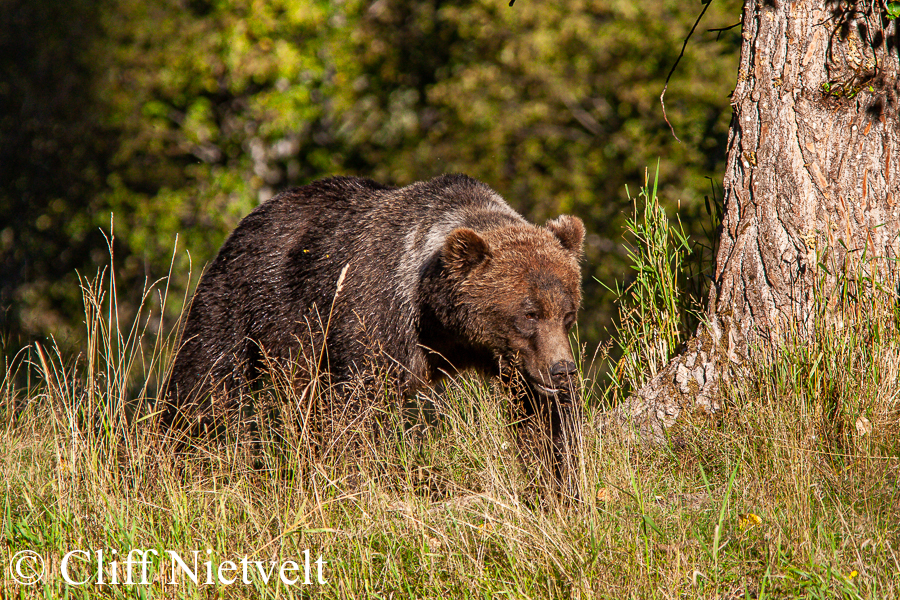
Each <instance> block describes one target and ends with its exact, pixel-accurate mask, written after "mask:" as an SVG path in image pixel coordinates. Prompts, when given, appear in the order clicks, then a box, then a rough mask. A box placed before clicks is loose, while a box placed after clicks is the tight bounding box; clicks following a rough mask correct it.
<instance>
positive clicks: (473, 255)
mask: <svg viewBox="0 0 900 600" xmlns="http://www.w3.org/2000/svg"><path fill="white" fill-rule="evenodd" d="M583 241H584V225H583V224H582V222H581V220H580V219H578V218H577V217H572V216H568V215H563V216H561V217H559V218H557V219H555V220H552V221H548V222H547V223H546V224H545V226H544V227H536V226H534V225H528V224H525V225H515V226H508V227H501V228H498V229H492V230H488V231H484V232H480V233H479V232H476V231H474V230H472V229H468V228H459V229H455V230H454V231H453V232H451V233H450V235H449V236H448V237H447V240H446V242H445V244H444V249H443V259H444V264H445V265H446V267H447V269H448V272H449V276H450V278H451V280H453V282H454V284H455V287H456V288H457V290H458V291H459V302H460V303H461V305H462V306H460V307H459V308H460V309H461V312H460V314H461V317H462V318H461V321H462V323H461V325H462V327H463V328H464V329H465V331H466V333H467V336H468V337H469V339H470V342H472V343H474V344H475V345H477V346H479V347H481V348H482V349H486V350H488V351H490V352H491V354H492V355H493V356H494V358H495V363H496V364H495V367H496V369H497V370H498V374H502V373H503V372H504V371H507V374H509V372H510V371H513V372H517V373H518V374H519V375H520V376H521V377H522V378H523V379H524V380H525V382H527V384H528V386H529V387H530V388H531V390H532V391H533V392H534V393H535V394H537V395H540V396H543V397H556V396H557V395H558V394H560V393H566V394H569V395H571V394H572V393H573V392H574V385H573V382H574V381H575V379H576V377H575V375H576V371H575V362H574V358H573V355H572V349H571V347H570V345H569V335H568V333H569V330H570V329H571V328H572V326H573V325H574V324H575V319H576V316H577V313H578V308H579V305H580V304H581V270H580V267H579V264H578V263H579V260H580V259H581V256H582V244H583Z"/></svg>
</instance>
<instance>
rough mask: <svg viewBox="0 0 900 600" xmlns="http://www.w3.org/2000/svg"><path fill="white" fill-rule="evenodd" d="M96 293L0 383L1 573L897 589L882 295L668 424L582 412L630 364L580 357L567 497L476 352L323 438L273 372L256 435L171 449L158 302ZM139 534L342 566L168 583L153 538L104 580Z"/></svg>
mask: <svg viewBox="0 0 900 600" xmlns="http://www.w3.org/2000/svg"><path fill="white" fill-rule="evenodd" d="M104 285H106V286H108V287H107V288H106V297H104V296H103V294H101V288H103V286H104ZM148 297H149V296H148ZM111 298H112V299H113V301H112V302H110V299H111ZM85 299H86V307H87V309H86V316H87V323H88V329H87V331H88V336H87V337H88V342H87V344H86V346H85V351H84V353H83V354H82V355H81V356H80V357H79V358H78V359H77V360H75V361H72V362H67V360H66V359H65V358H63V357H60V356H59V355H57V354H56V353H55V352H54V350H53V348H52V347H45V346H37V345H35V346H33V347H31V348H30V349H28V350H26V351H24V352H23V353H22V354H20V355H19V359H18V360H16V361H13V362H12V363H11V364H10V365H9V366H7V368H6V372H5V375H4V379H3V381H2V388H0V394H2V395H0V415H2V421H0V497H2V503H0V568H2V569H3V573H2V576H0V596H2V597H3V598H13V597H23V598H31V597H35V598H36V597H46V598H57V597H75V598H77V597H85V598H88V597H95V596H97V595H98V594H103V595H106V596H110V597H126V598H132V597H133V598H194V597H197V598H207V597H225V598H248V597H252V598H256V597H260V598H281V597H285V598H290V597H306V596H315V597H335V598H370V597H371V598H406V597H409V598H448V597H459V598H470V597H473V598H474V597H484V598H494V597H513V598H570V597H571V598H660V599H663V598H665V599H670V598H680V597H686V598H722V599H725V598H840V597H846V598H858V597H860V598H896V597H900V525H898V524H900V431H898V422H900V402H898V397H900V383H898V371H897V369H898V367H897V365H898V364H900V356H898V354H900V343H898V337H897V334H896V323H895V321H894V320H893V317H892V313H891V310H889V308H890V307H887V308H886V307H885V306H884V305H883V304H879V302H881V301H878V300H872V301H871V302H872V303H873V304H872V305H871V306H863V309H864V310H862V312H861V313H858V314H862V315H870V316H871V318H868V319H864V320H859V319H857V320H856V322H855V323H856V324H855V325H853V326H852V327H842V328H838V327H836V326H831V327H826V326H824V325H823V326H822V327H820V328H818V329H817V330H816V331H814V332H812V337H810V336H807V337H805V338H804V339H805V341H803V342H799V341H798V342H796V343H791V344H784V345H783V346H781V347H770V348H767V349H765V350H764V351H762V350H760V351H756V353H755V355H754V357H753V360H752V361H751V362H750V363H748V364H749V365H750V366H749V367H748V370H747V371H746V372H745V373H744V379H743V380H741V381H738V382H737V383H735V385H733V387H732V388H730V389H729V390H727V391H726V396H727V398H726V400H727V402H726V405H727V409H726V410H725V411H724V412H723V413H721V414H719V415H717V416H716V418H715V419H713V420H709V421H704V422H687V423H684V424H683V425H681V426H680V428H679V430H678V431H677V432H675V433H676V434H677V436H675V437H677V443H675V442H673V443H672V444H669V445H666V446H652V447H649V446H647V447H645V446H640V445H633V444H629V443H626V442H625V441H623V440H624V439H625V438H626V437H627V436H625V435H621V432H619V431H615V430H611V429H606V430H603V431H601V430H598V429H597V428H596V427H594V426H592V425H590V424H591V423H595V422H597V421H598V419H596V418H595V417H596V414H595V413H596V411H597V410H598V407H599V406H602V405H603V403H604V402H605V401H606V399H608V398H610V397H612V395H613V394H615V393H616V392H617V391H618V390H613V389H607V388H605V387H604V385H600V384H598V383H596V382H591V381H587V382H585V384H586V388H587V390H588V392H587V393H586V395H585V401H586V403H587V407H588V418H587V422H588V426H586V428H585V431H584V435H583V447H582V449H581V459H580V463H579V465H578V468H579V473H580V477H581V486H582V489H583V490H584V495H583V497H582V498H581V500H580V501H557V500H556V498H555V497H553V496H548V495H547V494H544V493H542V491H541V490H540V488H539V486H536V485H534V484H533V482H532V481H531V480H530V477H531V476H530V475H529V471H528V470H527V469H525V468H523V466H522V461H521V460H520V459H519V457H518V456H517V454H516V445H515V435H514V434H513V432H512V429H511V426H510V411H509V410H508V407H507V398H506V397H505V396H504V393H503V392H502V390H499V389H496V388H493V387H491V386H490V384H489V383H485V382H482V381H479V380H475V379H470V378H460V379H458V380H456V381H454V382H452V383H451V384H450V385H448V386H447V388H446V389H445V390H444V391H443V392H442V393H440V394H433V395H432V397H431V398H430V399H428V402H421V403H419V404H416V403H409V405H408V407H407V408H410V407H411V408H413V409H415V408H416V407H417V406H424V410H425V411H426V412H428V414H425V415H419V414H418V412H419V411H417V410H407V411H401V410H399V409H398V407H397V403H396V402H391V401H386V402H385V403H383V404H381V405H378V406H372V407H371V408H370V410H369V412H368V413H367V414H364V415H361V416H363V417H365V418H363V419H361V420H357V421H353V422H352V423H344V425H346V427H343V426H342V427H336V428H335V429H333V430H332V431H331V432H330V433H328V435H327V436H326V439H327V441H328V444H327V446H323V444H317V443H314V442H312V441H311V438H312V436H311V434H310V433H309V432H308V431H306V430H304V429H303V427H302V423H303V420H302V419H301V418H298V415H297V414H295V412H296V411H295V409H292V408H289V407H290V406H291V400H292V398H291V392H290V390H286V389H284V386H278V385H277V381H278V378H277V377H276V378H274V379H273V382H274V383H273V384H272V386H271V387H270V388H269V389H266V390H262V391H260V392H259V393H258V397H257V406H258V407H261V408H258V410H257V412H258V415H259V421H260V427H259V431H258V432H257V435H256V436H255V438H256V440H255V441H254V440H251V439H249V438H248V436H247V435H245V434H244V433H241V432H240V431H238V432H237V433H235V435H233V436H226V438H225V439H223V440H218V441H215V442H198V443H197V444H196V447H194V448H192V449H191V450H190V451H188V452H187V453H186V454H184V455H175V454H174V453H173V452H172V451H171V449H170V448H169V447H168V446H167V445H166V444H164V443H162V441H161V440H160V439H159V437H158V435H157V434H156V432H155V429H154V427H153V421H154V417H153V402H152V398H153V397H154V396H155V394H156V392H157V388H158V380H159V373H160V372H161V369H162V368H163V365H165V364H166V361H167V359H166V356H167V355H168V347H169V345H170V344H169V341H168V340H167V339H165V338H161V337H158V336H156V335H155V334H154V333H152V332H151V331H150V330H149V328H148V327H147V323H148V322H152V319H151V318H150V317H149V316H148V315H147V314H139V315H137V316H136V317H134V318H133V319H132V320H130V321H129V323H133V324H134V325H133V326H132V325H129V326H127V327H124V326H123V325H122V323H121V322H120V321H119V319H118V317H117V310H116V307H115V302H114V287H111V286H110V285H109V284H108V283H104V281H103V280H102V279H98V280H96V281H94V282H87V283H86V285H85ZM859 302H865V300H859V301H858V302H857V307H856V308H857V309H858V303H859ZM148 304H149V303H148ZM876 317H877V318H876ZM882 317H884V318H882ZM600 366H601V365H600V364H599V359H598V364H595V365H594V367H596V368H597V369H599V368H600ZM586 371H587V372H591V371H592V370H591V369H586ZM327 394H328V391H327V390H324V391H320V397H319V399H320V401H323V402H324V403H325V404H327V403H328V402H329V398H328V395H327ZM265 407H274V409H273V410H268V409H265ZM285 407H288V408H285ZM357 416H360V415H357ZM336 422H340V421H339V420H337V421H336ZM298 423H299V425H298ZM373 424H377V426H373ZM673 439H675V438H673ZM98 549H102V550H103V551H104V553H105V556H106V565H107V568H106V570H105V572H104V580H105V581H106V582H107V584H105V585H102V586H98V585H96V583H95V582H96V578H97V569H96V566H95V565H94V564H93V563H88V562H84V561H81V560H77V561H72V563H71V564H72V565H73V566H72V569H71V575H72V576H73V577H74V578H76V579H85V578H88V577H91V582H89V583H87V584H85V585H82V586H73V585H68V584H66V583H65V581H64V580H63V578H62V573H61V560H62V558H63V557H64V556H65V555H66V553H67V552H71V551H74V550H84V551H89V552H92V553H93V554H92V556H93V557H94V559H96V551H97V550H98ZM132 549H155V550H156V551H157V552H158V553H159V554H160V555H161V556H165V551H167V550H171V551H175V552H178V553H180V555H182V556H187V557H191V556H192V555H191V554H190V553H191V552H192V551H194V550H198V551H200V554H199V557H200V558H199V560H200V562H201V563H202V562H203V561H206V560H208V561H211V562H212V565H213V568H216V567H217V566H218V565H219V564H220V563H221V562H222V561H226V560H232V561H235V562H238V561H240V559H241V558H242V557H247V558H248V560H262V561H269V560H275V561H278V562H282V561H285V560H295V561H297V562H298V563H300V564H301V565H302V564H303V561H304V558H305V555H304V551H307V550H308V551H309V556H310V558H311V561H315V560H316V558H317V557H321V558H322V559H323V560H324V561H325V562H324V563H323V578H324V579H325V580H326V581H327V583H318V582H317V575H318V574H317V573H316V566H315V565H314V564H313V565H312V572H311V573H312V574H311V581H312V583H310V584H308V585H306V584H304V583H303V579H302V576H301V580H300V582H299V583H298V584H297V585H285V584H283V583H279V582H278V580H277V575H276V576H275V577H273V578H272V579H271V580H270V581H269V582H268V583H265V582H264V580H263V576H262V574H261V573H260V572H259V570H253V566H252V565H251V569H250V577H249V583H247V584H245V583H243V582H242V581H241V580H240V579H238V581H237V582H236V583H234V584H233V585H224V584H218V585H204V584H203V580H204V578H205V571H204V572H203V573H201V574H200V575H199V577H200V584H197V585H195V584H193V583H192V582H190V581H188V580H187V578H186V577H185V576H184V575H183V574H182V576H181V579H180V581H181V583H180V585H177V586H174V585H170V584H169V580H170V569H171V564H170V563H171V561H169V560H164V561H160V560H159V559H158V558H157V559H154V563H153V565H152V566H151V567H150V568H149V571H148V579H147V581H148V584H147V585H123V584H119V585H111V584H109V583H108V582H109V581H111V578H112V577H113V572H112V567H111V566H110V562H111V561H112V560H114V559H115V558H111V557H113V550H115V551H116V552H117V553H118V554H117V555H116V556H117V557H118V559H119V561H120V562H119V565H118V572H117V574H116V576H117V578H118V579H119V581H122V580H124V578H125V574H124V568H125V567H124V562H123V561H124V559H123V558H122V555H123V554H126V553H127V552H128V551H129V550H132ZM23 550H32V551H35V552H37V553H38V554H39V555H41V556H42V557H43V559H44V560H45V565H46V567H47V572H46V574H45V576H44V578H43V580H42V581H40V582H38V583H37V584H35V585H33V586H24V585H20V584H19V583H16V582H15V581H14V579H13V576H14V575H15V573H14V572H13V570H11V565H10V561H11V559H12V558H13V557H14V556H21V555H18V554H17V553H19V552H20V551H23ZM31 564H32V563H23V570H24V571H25V572H26V573H27V571H28V568H29V565H31ZM201 568H202V564H201ZM135 572H136V573H138V572H139V569H138V570H136V571H135ZM228 576H229V573H228V572H226V578H227V577H228ZM238 576H240V572H238ZM134 577H135V578H136V579H137V578H138V576H137V575H135V576H134ZM214 578H217V573H214Z"/></svg>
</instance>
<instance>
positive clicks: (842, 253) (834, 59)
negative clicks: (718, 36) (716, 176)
mask: <svg viewBox="0 0 900 600" xmlns="http://www.w3.org/2000/svg"><path fill="white" fill-rule="evenodd" d="M742 27H743V30H742V35H743V47H742V50H741V63H740V71H739V73H738V78H737V84H736V86H735V90H734V94H733V97H732V106H733V108H734V114H733V117H732V124H731V132H730V135H729V142H728V157H727V171H726V174H725V180H724V201H725V216H724V221H723V228H722V233H721V242H720V246H719V252H718V256H717V258H716V274H715V279H714V282H713V286H712V289H711V292H710V299H709V306H708V309H707V317H708V324H707V325H704V326H701V328H700V329H699V330H698V332H697V335H696V336H695V337H694V338H693V339H692V340H691V341H690V342H689V343H688V344H687V346H686V349H685V350H684V351H683V352H682V353H681V354H680V355H679V356H677V357H676V358H675V359H673V360H672V361H671V362H670V363H669V365H667V366H666V367H665V368H664V369H663V370H662V371H660V372H659V373H658V375H657V376H656V377H655V378H654V379H652V380H651V381H650V382H649V383H648V384H647V385H646V386H645V387H644V388H643V389H641V390H640V391H638V392H637V393H636V394H635V395H634V396H632V398H630V399H629V401H628V402H626V403H625V406H623V407H622V409H621V412H620V416H624V417H627V418H630V419H634V422H635V424H637V425H638V426H639V431H640V433H641V435H642V436H644V437H647V436H651V437H656V438H658V437H659V436H662V435H663V434H664V432H665V430H666V429H667V428H668V427H670V426H671V425H672V424H674V423H675V422H676V421H677V420H678V418H679V416H681V415H683V414H685V412H694V411H715V410H717V409H718V408H719V407H720V400H719V396H720V394H719V389H720V384H721V382H722V380H723V378H726V377H728V376H729V373H732V372H734V369H733V367H734V366H735V365H739V364H740V363H742V361H744V360H745V358H746V356H747V350H748V347H749V345H751V344H753V343H771V342H774V341H777V339H778V338H779V337H780V336H781V335H782V334H783V333H784V332H785V331H788V330H793V331H798V330H799V331H801V332H802V331H803V327H804V325H805V324H807V322H808V320H809V319H810V316H811V315H812V314H813V310H814V308H815V307H814V297H813V290H814V287H813V286H814V281H815V280H816V278H820V281H821V278H822V277H824V281H825V287H826V288H827V287H828V286H829V285H831V286H833V285H835V284H836V283H837V281H836V278H835V276H836V275H839V274H840V273H841V272H844V273H850V274H852V273H859V272H860V271H859V269H863V270H866V269H868V271H864V272H866V273H870V272H871V269H872V268H873V267H874V266H875V265H878V267H879V274H880V276H882V277H895V276H896V274H897V262H895V259H897V257H898V256H900V241H898V227H900V165H898V160H900V115H898V94H897V83H898V74H900V65H898V45H900V41H898V32H897V29H898V28H897V21H894V20H890V19H888V18H887V16H886V8H885V5H884V2H882V1H880V0H855V1H850V0H843V1H832V2H823V1H822V0H795V1H787V0H746V2H745V4H744V12H743V22H742ZM864 258H865V261H864V260H863V259H864ZM873 259H874V260H873ZM819 264H826V265H828V267H829V268H828V272H830V273H832V275H827V272H826V271H824V270H823V269H821V267H819ZM820 286H821V283H820Z"/></svg>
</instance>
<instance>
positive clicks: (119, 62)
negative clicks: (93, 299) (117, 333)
mask: <svg viewBox="0 0 900 600" xmlns="http://www.w3.org/2000/svg"><path fill="white" fill-rule="evenodd" d="M702 9H703V3H702V2H699V1H698V0H657V1H654V2H634V1H624V0H598V1H593V0H556V1H553V2H548V1H538V0H518V1H517V2H516V3H515V5H514V6H513V7H509V6H508V2H507V0H481V1H472V2H467V1H455V2H450V1H440V0H430V1H429V0H426V1H416V2H408V1H400V0H377V1H375V2H371V1H366V2H362V1H358V0H344V1H332V2H322V1H318V0H264V1H263V0H118V1H116V2H113V1H110V0H66V1H65V2H61V1H59V0H0V319H2V325H0V334H2V341H3V342H4V344H3V345H4V346H5V348H6V350H7V351H10V350H12V351H14V349H15V348H18V347H21V346H22V345H24V344H26V343H28V342H29V341H30V340H33V339H37V338H42V337H45V336H48V335H53V336H54V337H55V338H56V340H57V341H58V342H59V343H60V345H61V346H63V347H64V348H65V347H70V348H75V347H77V344H78V343H79V340H80V339H81V337H83V335H82V329H83V324H82V322H83V320H84V312H83V307H82V305H81V296H80V290H79V286H78V275H77V273H80V274H82V275H85V276H93V275H95V274H96V273H97V270H98V268H101V267H102V266H103V265H107V264H109V261H110V257H109V250H108V248H107V242H106V240H105V239H104V234H103V233H102V232H106V234H107V235H108V234H109V230H110V223H111V217H110V215H111V214H114V233H115V243H114V253H115V270H116V276H117V282H118V294H119V301H120V303H121V304H122V308H123V309H124V310H126V311H127V307H128V304H129V303H132V304H134V303H137V302H139V301H140V297H141V292H142V290H143V289H144V287H145V285H146V283H145V282H146V281H153V280H156V279H157V278H159V277H162V276H165V275H166V274H167V273H168V272H169V268H170V263H172V260H173V256H174V263H173V264H172V269H173V271H172V272H173V278H172V281H171V282H170V293H169V301H168V303H167V312H168V317H167V319H168V320H167V323H169V324H171V323H173V322H174V321H173V320H172V318H173V316H176V315H177V314H178V312H179V311H180V309H181V307H182V300H183V297H184V293H185V290H186V289H189V288H190V286H192V285H195V284H196V279H197V276H198V274H199V272H200V269H201V268H202V266H203V265H205V264H206V263H207V262H208V261H209V260H211V259H212V257H213V256H214V255H215V252H216V251H217V249H218V247H219V245H220V244H221V242H222V241H223V240H224V238H225V236H226V235H227V233H228V232H229V231H230V230H231V229H232V228H233V227H234V226H235V225H236V224H237V223H238V221H239V220H240V219H241V217H242V216H244V215H246V214H247V213H248V212H249V211H250V210H252V209H253V207H254V206H256V205H257V204H258V203H259V202H261V201H263V200H265V199H266V198H268V197H270V196H271V195H273V194H275V193H277V192H278V191H279V190H281V189H283V188H286V187H289V186H294V185H302V184H304V183H307V182H309V181H311V180H313V179H316V178H320V177H324V176H328V175H334V174H349V175H360V176H367V177H372V178H374V179H377V180H380V181H382V182H385V183H392V184H396V185H405V184H408V183H411V182H413V181H416V180H421V179H426V178H430V177H432V176H435V175H438V174H441V173H447V172H464V173H467V174H469V175H472V176H474V177H476V178H479V179H481V180H483V181H485V182H486V183H488V184H489V185H490V186H492V187H493V188H494V189H496V190H497V191H499V192H500V193H501V194H502V195H503V196H504V197H505V198H506V199H507V200H508V201H509V202H510V204H512V206H513V207H514V208H516V209H517V210H519V211H520V212H521V213H523V214H524V215H525V216H526V217H527V218H529V219H531V220H533V221H536V222H539V223H540V222H543V220H545V219H547V218H550V217H553V216H555V215H557V214H559V213H572V214H575V215H578V216H579V217H581V218H582V219H584V221H585V224H586V226H587V229H588V232H589V235H588V237H587V247H586V261H585V263H584V266H585V301H584V310H583V312H582V317H581V319H580V329H581V332H582V339H583V340H584V341H586V342H588V343H589V344H593V343H596V342H600V341H602V340H603V339H605V338H606V337H608V334H607V333H606V332H605V328H606V327H608V326H609V324H610V322H611V319H612V317H613V315H614V312H615V311H614V307H613V304H612V301H613V297H612V296H613V295H612V294H611V293H610V292H609V291H607V290H604V289H603V287H602V286H601V285H600V284H599V283H597V282H596V281H595V280H594V278H597V279H599V280H601V281H604V282H606V283H607V284H608V285H612V284H613V281H614V280H616V279H619V280H624V279H625V278H627V277H628V273H627V264H626V262H625V260H624V249H623V243H624V240H623V238H622V224H623V221H624V218H625V217H626V216H628V215H629V214H630V212H631V204H630V201H629V200H628V197H627V196H626V193H625V186H626V185H628V186H629V189H630V191H631V194H632V195H635V194H636V192H637V190H638V188H639V186H640V185H641V184H642V183H643V178H644V169H645V167H648V166H649V167H651V169H652V168H655V165H656V164H657V161H658V160H659V161H660V195H661V196H662V198H663V199H664V200H665V201H666V202H667V206H668V207H669V208H670V210H671V211H674V210H675V206H676V204H677V203H678V202H679V201H680V211H679V215H680V218H681V220H682V222H683V223H684V225H685V228H686V229H687V230H688V231H689V232H690V233H691V234H692V235H694V237H695V238H696V239H697V240H699V241H700V242H703V241H704V240H703V235H704V234H703V228H702V226H701V223H705V222H708V217H706V214H705V208H704V201H703V197H704V195H706V194H709V193H710V179H708V178H711V180H712V181H716V182H720V181H721V179H722V176H723V174H724V155H725V144H726V137H727V132H728V125H729V121H730V118H731V107H730V104H729V94H730V92H731V90H732V88H733V86H734V82H735V78H736V72H737V60H738V51H739V46H740V43H739V42H740V29H739V28H734V29H731V30H728V31H726V32H723V33H722V34H721V35H720V36H719V34H717V33H714V32H708V31H707V29H710V28H723V27H728V26H730V25H734V24H735V23H737V22H738V21H739V20H740V9H741V3H740V2H739V1H738V0H720V1H717V2H714V3H713V4H712V5H711V6H710V8H709V10H708V12H707V13H706V16H705V17H704V19H703V21H702V22H701V24H700V26H699V27H698V29H697V33H696V34H695V35H694V37H693V38H692V39H691V41H690V43H689V44H688V47H687V51H686V54H685V57H684V58H683V59H682V61H681V63H680V65H679V67H678V69H677V71H676V72H675V75H674V76H673V78H672V81H671V83H670V85H669V89H668V92H667V95H666V108H667V111H668V115H669V119H670V120H671V122H672V124H673V125H674V127H675V130H676V132H677V134H678V136H679V137H680V138H681V140H682V143H679V142H678V141H676V140H675V138H674V137H673V136H672V134H671V133H670V132H669V130H668V127H667V126H666V125H665V122H664V121H663V117H662V111H661V108H660V104H659V95H660V92H661V91H662V88H663V84H664V81H665V77H666V75H667V73H668V71H669V69H670V68H671V66H672V64H673V63H674V61H675V59H676V58H677V56H678V54H679V52H680V51H681V47H682V44H683V41H684V37H685V36H686V35H687V33H688V31H689V30H690V28H691V26H692V25H693V23H694V20H695V19H696V18H697V16H698V15H699V14H700V11H701V10H702ZM717 36H718V37H719V39H718V40H717V39H716V38H717ZM176 234H177V235H178V238H177V239H178V242H177V249H176ZM707 243H708V242H707ZM191 265H192V268H193V271H192V273H193V275H192V278H189V276H188V273H189V268H190V267H191Z"/></svg>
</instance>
